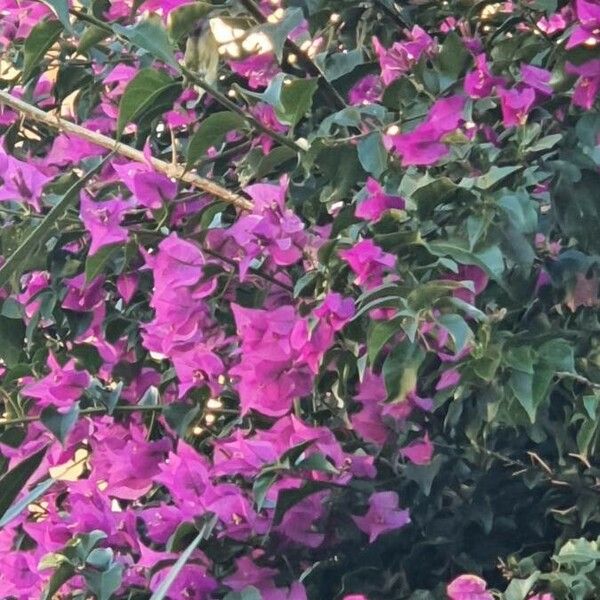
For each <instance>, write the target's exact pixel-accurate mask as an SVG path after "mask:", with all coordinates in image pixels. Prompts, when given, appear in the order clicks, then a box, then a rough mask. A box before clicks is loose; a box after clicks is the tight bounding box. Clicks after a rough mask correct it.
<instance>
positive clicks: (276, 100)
mask: <svg viewBox="0 0 600 600" xmlns="http://www.w3.org/2000/svg"><path fill="white" fill-rule="evenodd" d="M317 86H318V82H317V80H316V79H294V78H292V77H291V76H290V75H286V74H285V73H278V74H277V75H275V77H274V78H273V81H271V83H270V84H269V87H268V88H267V89H266V90H265V91H264V92H262V93H260V94H259V93H257V92H251V91H249V90H244V89H240V91H241V93H242V94H244V95H245V96H248V97H250V98H256V99H258V100H261V101H262V102H266V103H267V104H270V105H271V106H272V107H273V108H274V109H275V114H276V115H277V118H278V119H279V120H280V121H281V122H282V123H285V124H286V125H290V126H291V127H293V126H294V125H296V123H298V121H300V119H302V117H303V116H304V115H305V114H306V112H307V111H308V110H309V109H310V107H311V105H312V98H313V95H314V93H315V91H316V90H317Z"/></svg>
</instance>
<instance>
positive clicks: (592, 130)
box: [575, 112, 600, 148]
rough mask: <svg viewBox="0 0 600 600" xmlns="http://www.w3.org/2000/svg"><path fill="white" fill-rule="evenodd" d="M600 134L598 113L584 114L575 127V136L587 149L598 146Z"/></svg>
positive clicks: (599, 116) (599, 115) (599, 114)
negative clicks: (599, 135)
mask: <svg viewBox="0 0 600 600" xmlns="http://www.w3.org/2000/svg"><path fill="white" fill-rule="evenodd" d="M599 133H600V113H597V112H588V113H586V114H584V115H583V116H582V117H581V118H580V119H579V121H577V125H576V126H575V134H576V135H577V138H578V139H579V141H580V142H581V143H582V144H583V145H584V146H587V147H588V148H594V147H596V146H597V144H598V134H599Z"/></svg>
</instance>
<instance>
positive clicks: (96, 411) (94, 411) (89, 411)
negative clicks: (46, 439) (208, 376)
mask: <svg viewBox="0 0 600 600" xmlns="http://www.w3.org/2000/svg"><path fill="white" fill-rule="evenodd" d="M167 406H168V405H163V404H157V405H155V406H115V408H114V409H113V411H114V412H129V413H135V412H141V413H145V412H147V413H156V412H160V411H162V410H163V409H165V408H167ZM207 412H209V413H219V414H226V415H237V414H238V411H237V410H234V409H231V408H209V409H207ZM106 413H108V409H107V408H104V407H103V406H94V407H92V408H84V409H83V410H80V411H79V415H81V416H89V415H104V414H106ZM40 420H41V417H40V416H39V415H38V416H29V417H21V418H18V419H0V425H2V426H11V425H26V424H27V423H34V422H36V421H40Z"/></svg>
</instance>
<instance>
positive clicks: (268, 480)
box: [252, 471, 278, 511]
mask: <svg viewBox="0 0 600 600" xmlns="http://www.w3.org/2000/svg"><path fill="white" fill-rule="evenodd" d="M277 476H278V475H277V473H276V472H273V471H267V472H266V473H261V474H260V475H259V476H258V477H257V478H256V479H255V480H254V484H253V485H252V496H253V497H254V503H255V504H256V510H258V511H260V510H262V509H263V507H264V505H265V500H266V498H267V493H268V491H269V490H270V489H271V486H272V485H273V484H274V483H275V481H277Z"/></svg>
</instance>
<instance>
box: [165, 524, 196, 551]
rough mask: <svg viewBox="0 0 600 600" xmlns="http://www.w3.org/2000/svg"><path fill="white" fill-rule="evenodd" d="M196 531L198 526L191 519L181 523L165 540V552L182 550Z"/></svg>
mask: <svg viewBox="0 0 600 600" xmlns="http://www.w3.org/2000/svg"><path fill="white" fill-rule="evenodd" d="M197 533H198V528H197V527H196V525H195V524H194V523H192V522H191V521H185V522H184V523H181V524H180V525H178V526H177V529H175V531H174V532H173V534H172V535H171V537H169V539H168V540H167V552H182V551H183V550H185V549H186V547H187V546H188V544H189V543H190V541H191V540H190V538H192V539H193V538H194V537H195V536H196V535H197Z"/></svg>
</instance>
